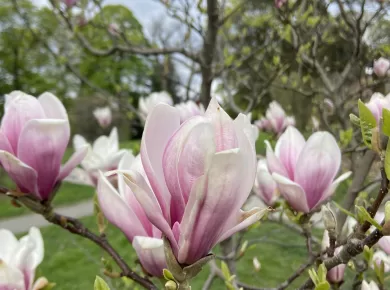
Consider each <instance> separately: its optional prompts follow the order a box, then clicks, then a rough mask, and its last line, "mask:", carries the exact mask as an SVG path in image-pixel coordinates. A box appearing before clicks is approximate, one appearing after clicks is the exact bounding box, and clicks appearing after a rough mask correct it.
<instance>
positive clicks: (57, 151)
mask: <svg viewBox="0 0 390 290" xmlns="http://www.w3.org/2000/svg"><path fill="white" fill-rule="evenodd" d="M69 130H70V128H69V123H68V121H67V120H58V119H41V120H30V121H29V122H28V123H27V125H26V126H25V127H24V129H23V131H22V133H21V134H20V141H19V146H18V157H19V158H20V160H21V161H23V162H25V163H26V164H27V165H29V166H31V167H32V168H34V169H35V170H36V171H37V174H38V188H39V192H40V195H41V197H42V199H47V198H48V197H49V195H50V194H51V192H52V190H53V187H54V185H55V183H56V181H57V177H58V174H59V172H60V168H61V160H62V157H63V156H64V152H65V149H66V147H67V144H68V141H69V134H70V132H69Z"/></svg>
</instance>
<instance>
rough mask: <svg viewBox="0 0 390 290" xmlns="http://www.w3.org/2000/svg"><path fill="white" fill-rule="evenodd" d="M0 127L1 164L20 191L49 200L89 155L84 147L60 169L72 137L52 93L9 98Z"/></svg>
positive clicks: (19, 93)
mask: <svg viewBox="0 0 390 290" xmlns="http://www.w3.org/2000/svg"><path fill="white" fill-rule="evenodd" d="M4 111H5V112H4V116H3V119H2V121H1V127H0V162H1V165H2V166H3V168H4V169H5V171H6V172H7V173H8V175H9V176H10V178H11V179H12V180H13V181H14V182H15V183H16V185H17V186H18V189H19V190H20V191H21V192H24V193H31V194H33V195H35V197H37V198H38V199H40V200H46V199H48V198H49V197H50V196H51V194H52V192H53V189H54V187H55V185H56V184H57V183H58V182H59V181H61V180H63V179H64V178H65V177H66V176H68V174H69V173H70V172H71V171H72V170H73V168H75V167H76V166H77V164H79V163H80V162H81V160H82V159H83V158H84V157H85V155H86V154H87V148H86V147H84V148H81V149H80V150H78V151H77V152H75V154H73V156H72V157H71V158H70V159H69V161H68V162H67V163H66V164H65V165H64V166H63V167H61V160H62V157H63V156H64V153H65V149H66V147H67V145H68V142H69V138H70V126H69V120H68V114H67V113H66V110H65V108H64V106H63V105H62V103H61V102H60V100H58V99H57V97H55V96H54V95H53V94H51V93H44V94H42V95H40V96H39V97H38V98H34V97H33V96H30V95H27V94H25V93H23V92H20V91H14V92H12V93H10V94H9V95H7V96H6V101H5V104H4Z"/></svg>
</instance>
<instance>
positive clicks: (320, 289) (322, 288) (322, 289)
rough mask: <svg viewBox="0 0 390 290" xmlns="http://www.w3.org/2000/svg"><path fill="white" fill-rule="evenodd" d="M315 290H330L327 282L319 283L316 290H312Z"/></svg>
mask: <svg viewBox="0 0 390 290" xmlns="http://www.w3.org/2000/svg"><path fill="white" fill-rule="evenodd" d="M314 289H315V290H329V289H330V285H329V283H328V282H327V281H324V282H321V283H319V284H318V285H317V286H316V288H314Z"/></svg>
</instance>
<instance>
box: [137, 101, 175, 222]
mask: <svg viewBox="0 0 390 290" xmlns="http://www.w3.org/2000/svg"><path fill="white" fill-rule="evenodd" d="M179 126H180V114H179V112H178V110H177V109H175V108H173V107H171V106H169V105H166V104H158V105H156V106H155V107H154V108H153V109H152V111H151V112H150V113H149V115H148V118H147V120H146V124H145V129H144V134H143V136H142V143H141V158H142V164H143V167H144V169H145V173H146V175H147V176H148V180H149V182H150V185H151V187H152V189H153V192H154V194H155V195H156V198H157V200H158V202H159V204H160V207H161V210H162V213H163V215H164V217H165V218H168V216H169V206H168V205H169V204H170V199H171V197H170V193H169V191H168V188H167V185H166V183H165V177H164V170H163V164H162V160H163V155H164V150H165V147H166V146H167V144H168V142H169V139H170V138H171V137H172V135H173V134H174V132H175V131H176V130H177V129H178V128H179Z"/></svg>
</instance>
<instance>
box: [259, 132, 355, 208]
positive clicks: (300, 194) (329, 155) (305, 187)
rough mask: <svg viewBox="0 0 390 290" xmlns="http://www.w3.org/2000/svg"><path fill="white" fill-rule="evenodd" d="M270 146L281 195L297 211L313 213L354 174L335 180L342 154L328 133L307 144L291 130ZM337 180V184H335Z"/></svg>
mask: <svg viewBox="0 0 390 290" xmlns="http://www.w3.org/2000/svg"><path fill="white" fill-rule="evenodd" d="M266 145H267V153H266V155H267V164H268V169H269V170H270V172H271V173H272V176H273V178H274V180H275V181H276V182H277V183H278V187H279V190H280V193H281V194H282V195H283V197H284V198H285V199H286V200H287V202H288V203H289V204H290V206H291V207H292V208H293V209H295V210H296V211H302V212H305V213H308V212H310V211H311V210H312V209H314V208H316V207H317V206H318V205H319V204H321V203H322V202H323V201H325V200H326V199H327V198H329V197H330V196H331V195H332V194H333V193H334V191H335V190H336V188H337V186H338V184H339V183H340V182H342V181H343V180H345V179H347V178H348V177H349V176H350V174H351V172H347V173H344V174H343V175H341V176H340V177H339V178H338V179H336V180H334V178H335V176H336V174H337V172H338V171H339V169H340V163H341V151H340V148H339V146H338V145H337V142H336V140H335V139H334V137H333V136H332V135H331V134H330V133H328V132H316V133H314V134H312V135H311V136H310V138H309V139H308V140H307V142H306V141H305V139H304V137H303V136H302V134H301V133H300V132H299V131H298V130H297V129H296V128H294V127H291V126H290V127H288V128H287V130H286V131H285V132H284V133H283V134H282V136H280V138H279V140H278V141H277V143H276V147H275V152H273V150H272V148H271V145H270V144H269V142H268V141H266ZM333 180H334V181H333Z"/></svg>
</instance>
